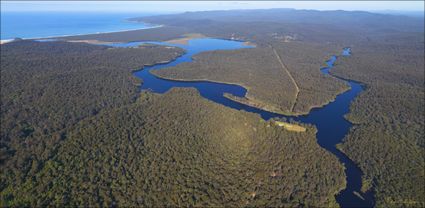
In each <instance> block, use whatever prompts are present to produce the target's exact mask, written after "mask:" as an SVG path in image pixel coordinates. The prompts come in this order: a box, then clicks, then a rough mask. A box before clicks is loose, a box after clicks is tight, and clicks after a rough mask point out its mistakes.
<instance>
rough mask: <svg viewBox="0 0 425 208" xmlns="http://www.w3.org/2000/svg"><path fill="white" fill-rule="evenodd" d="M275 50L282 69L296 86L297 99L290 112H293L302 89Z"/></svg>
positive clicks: (274, 50)
mask: <svg viewBox="0 0 425 208" xmlns="http://www.w3.org/2000/svg"><path fill="white" fill-rule="evenodd" d="M272 49H273V53H274V54H275V55H276V58H277V60H278V61H279V63H280V65H281V66H282V69H283V70H284V71H285V72H286V73H287V74H288V76H289V78H290V79H291V81H292V83H294V86H295V98H294V102H293V103H292V105H291V107H290V109H289V111H290V112H293V111H294V106H295V103H296V102H297V99H298V94H299V93H300V88H299V87H298V85H297V82H295V79H294V77H292V75H291V73H290V72H289V71H288V67H286V66H285V64H284V63H283V61H282V59H281V58H280V56H279V54H277V52H276V49H274V48H272Z"/></svg>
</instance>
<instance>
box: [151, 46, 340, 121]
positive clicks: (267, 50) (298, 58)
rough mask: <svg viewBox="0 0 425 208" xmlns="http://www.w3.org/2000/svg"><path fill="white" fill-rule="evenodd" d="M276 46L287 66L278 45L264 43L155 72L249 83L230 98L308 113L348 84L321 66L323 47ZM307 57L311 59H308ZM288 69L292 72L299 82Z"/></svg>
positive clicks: (170, 76) (286, 111)
mask: <svg viewBox="0 0 425 208" xmlns="http://www.w3.org/2000/svg"><path fill="white" fill-rule="evenodd" d="M274 46H277V51H278V53H280V54H282V55H279V56H281V59H283V60H282V62H284V63H285V65H286V64H287V66H288V67H287V66H285V65H284V66H282V65H281V64H280V62H279V59H278V57H276V54H275V53H274V52H273V48H271V47H264V48H253V49H242V50H234V51H212V52H205V53H201V54H199V55H196V56H194V60H195V61H194V62H191V63H183V64H180V65H177V66H176V67H172V68H167V70H157V71H153V72H152V73H153V74H155V75H157V76H160V77H162V78H166V79H176V80H210V81H215V82H224V83H233V84H239V85H242V86H244V87H246V88H247V89H248V93H247V95H246V98H237V97H234V96H231V95H226V96H227V97H228V98H230V99H233V100H235V101H238V102H242V103H245V104H248V105H251V106H255V107H258V108H262V109H266V110H268V111H273V112H278V113H282V114H287V115H292V114H296V115H298V114H306V113H308V112H309V110H310V109H311V108H312V107H315V106H322V105H325V104H327V103H328V102H329V101H331V100H333V99H334V98H335V97H336V95H337V94H339V93H341V92H342V91H344V90H346V89H347V86H346V85H345V84H344V83H343V82H341V81H339V80H337V79H335V78H332V77H330V76H325V75H322V73H321V72H320V70H319V69H320V67H321V66H322V65H323V62H324V61H323V59H324V57H323V51H322V50H321V49H323V48H320V47H316V48H314V47H311V46H310V47H309V46H306V45H305V44H304V45H303V44H301V43H299V44H290V45H288V46H287V45H282V44H279V43H276V44H274ZM284 49H285V50H284ZM286 51H288V52H286ZM319 55H321V56H322V57H321V60H320V59H319ZM303 58H306V60H309V61H307V62H303V61H302V59H303ZM287 60H288V62H287ZM297 63H302V64H297ZM286 68H287V69H286ZM286 70H288V71H289V73H290V74H293V77H294V79H295V82H296V84H297V86H295V85H294V83H293V81H292V80H291V77H290V76H289V75H290V74H288V72H287V71H286ZM298 86H300V92H299V93H298V89H297V87H298ZM293 106H294V108H293ZM292 109H294V111H292Z"/></svg>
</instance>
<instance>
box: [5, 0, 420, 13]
mask: <svg viewBox="0 0 425 208" xmlns="http://www.w3.org/2000/svg"><path fill="white" fill-rule="evenodd" d="M273 8H287V9H308V10H321V11H326V10H345V11H368V12H381V13H382V12H384V13H385V12H389V13H393V12H401V13H403V12H417V13H422V14H423V12H424V2H423V1H366V2H363V1H341V2H338V1H245V2H243V1H178V2H176V1H162V2H153V1H143V2H135V1H130V2H129V1H123V2H116V1H84V2H83V1H1V11H2V12H18V11H22V12H37V11H40V12H48V11H60V12H153V13H154V12H173V13H174V12H186V11H211V10H235V9H273Z"/></svg>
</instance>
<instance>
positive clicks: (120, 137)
mask: <svg viewBox="0 0 425 208" xmlns="http://www.w3.org/2000/svg"><path fill="white" fill-rule="evenodd" d="M132 20H137V21H144V22H149V23H152V24H161V25H164V26H163V27H159V28H155V29H149V30H136V31H126V32H117V33H105V34H93V35H84V36H73V37H66V38H63V39H64V40H101V41H107V42H128V41H141V40H153V41H164V40H171V39H176V38H182V37H184V35H185V34H188V33H201V34H203V35H205V36H208V37H215V38H224V39H235V40H243V41H250V42H253V43H254V44H256V46H257V47H256V48H254V49H242V50H237V51H213V52H206V53H202V54H199V55H197V56H195V61H194V62H193V63H188V64H183V65H179V66H176V67H175V68H174V69H171V70H169V71H156V74H157V75H160V76H165V77H167V78H175V79H208V80H210V79H211V80H215V81H222V82H230V83H237V84H240V85H242V86H245V87H246V88H247V89H248V90H249V92H248V95H247V100H248V101H254V104H258V103H259V104H260V106H261V105H263V106H265V105H266V104H268V105H270V104H272V105H273V108H274V110H278V111H287V110H288V109H290V107H288V106H292V105H293V112H292V113H306V112H308V111H309V110H310V109H311V107H316V106H321V105H324V104H326V103H328V102H330V101H332V100H333V99H334V98H335V96H336V95H337V94H339V93H341V92H343V91H346V90H348V86H347V85H346V84H345V83H344V82H342V81H339V80H337V79H335V78H332V77H331V76H325V75H322V74H321V73H320V67H323V66H325V65H324V64H325V60H326V59H327V58H329V57H330V56H331V55H339V53H340V52H341V49H342V48H344V47H351V49H352V54H351V56H350V57H349V58H344V57H342V56H340V57H339V59H338V62H337V64H336V66H335V67H334V68H333V69H332V70H331V74H333V75H336V76H338V77H341V78H345V79H351V80H354V81H358V82H360V83H361V84H362V85H363V86H364V91H363V92H362V93H361V94H360V95H359V96H358V97H357V98H356V99H355V100H354V101H353V102H352V104H351V106H350V113H349V114H347V115H346V118H347V119H348V120H349V121H350V122H352V123H353V124H354V125H353V127H352V128H351V130H350V132H349V134H348V135H346V137H345V139H344V141H343V143H341V144H339V145H338V148H339V149H340V150H341V151H343V152H344V153H345V154H346V155H347V156H348V157H349V158H350V159H351V160H353V161H354V162H355V163H356V164H357V165H358V166H359V167H360V169H361V170H362V172H363V173H364V178H363V185H364V187H363V190H364V191H366V190H368V189H371V190H372V191H373V192H374V193H375V200H376V204H375V205H376V207H424V206H425V197H424V196H425V189H424V187H425V184H424V183H425V182H424V181H425V180H424V179H425V175H424V174H425V172H424V167H425V164H424V161H425V152H424V150H425V149H424V148H425V145H424V140H423V136H424V125H425V121H424V119H425V118H424V113H425V112H424V106H425V103H424V102H425V101H424V59H423V58H424V22H423V19H420V18H413V17H407V16H393V15H383V14H373V13H368V12H345V11H329V12H318V11H304V10H286V9H272V10H250V11H231V12H229V11H212V12H190V13H183V14H173V15H163V16H155V17H141V18H134V19H132ZM272 49H274V50H275V51H276V53H277V54H278V56H279V57H280V58H281V60H282V62H283V63H284V64H285V68H286V69H287V70H288V71H289V73H290V74H291V76H292V77H293V78H294V80H295V82H296V83H297V85H298V88H299V93H298V96H297V99H296V102H294V99H293V98H294V93H293V91H294V89H293V85H291V83H290V81H291V80H290V78H289V77H288V76H287V75H285V73H284V71H283V70H280V69H281V68H279V62H278V60H277V59H276V56H274V57H273V55H275V54H274V53H273V50H272ZM183 52H184V51H183V50H181V49H178V48H170V49H166V48H163V47H159V46H158V47H145V48H132V49H111V48H108V47H105V46H94V45H88V44H83V43H66V42H43V43H41V42H34V41H17V42H12V43H8V44H4V45H2V46H1V134H0V135H1V153H0V154H1V164H0V165H1V166H0V167H1V169H2V171H1V184H0V196H1V202H2V204H1V206H25V205H26V206H30V205H33V206H48V205H56V206H62V205H68V206H116V205H119V206H153V205H156V206H218V205H224V206H248V207H252V206H285V207H308V206H313V207H325V206H327V207H335V206H337V204H336V202H335V197H334V196H335V194H337V193H338V192H339V191H340V190H342V189H343V188H344V186H345V175H344V171H343V168H344V167H343V166H342V164H340V163H339V162H338V160H337V158H336V157H335V156H333V155H332V154H330V153H328V152H326V151H325V150H324V149H323V148H321V147H319V145H318V144H317V141H316V139H315V134H316V131H317V130H316V128H315V127H314V126H311V125H306V124H299V125H302V126H303V127H305V128H307V131H306V132H299V133H297V132H290V131H286V130H284V128H282V127H278V126H276V125H274V124H273V123H272V122H271V121H264V120H262V119H261V118H260V117H259V116H257V115H255V114H251V113H247V112H243V111H235V110H231V109H228V108H226V107H224V106H221V105H218V104H214V103H212V102H210V101H207V100H205V99H203V98H202V97H200V96H199V95H198V93H197V92H196V91H195V90H193V89H172V90H171V91H170V92H167V93H166V94H164V95H158V94H153V93H150V92H142V93H141V94H139V92H138V90H137V87H136V86H135V84H142V83H143V81H141V80H135V78H134V77H133V76H132V75H131V71H132V70H137V69H140V68H142V66H143V65H149V64H153V63H157V62H161V61H167V60H172V59H174V58H176V57H177V56H179V55H181V54H182V53H183ZM211 63H214V65H212V64H211ZM241 66H243V67H241ZM278 68H279V70H280V71H278ZM258 69H261V70H258ZM40 71H41V72H43V73H40ZM198 72H202V74H201V73H198ZM223 72H225V73H226V76H221V74H220V73H223ZM106 83H107V84H106ZM276 88H278V89H280V90H279V91H277V90H275V91H274V92H273V94H271V93H270V92H269V90H270V89H276ZM284 89H285V91H282V90H284ZM287 89H291V90H287ZM276 95H277V96H276ZM241 102H243V101H241ZM255 102H256V103H255ZM268 107H269V106H268ZM269 108H270V107H269ZM3 170H4V171H3ZM134 184H136V185H134Z"/></svg>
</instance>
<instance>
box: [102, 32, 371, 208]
mask: <svg viewBox="0 0 425 208" xmlns="http://www.w3.org/2000/svg"><path fill="white" fill-rule="evenodd" d="M143 43H150V44H159V45H166V46H173V47H181V48H183V49H185V50H186V53H185V54H184V55H182V56H180V57H178V58H177V59H175V60H174V61H171V62H169V63H164V64H156V65H153V66H147V67H144V68H143V70H140V71H137V72H135V73H134V75H135V76H136V77H138V78H140V79H142V80H143V85H142V86H141V89H142V90H151V91H153V92H155V93H165V92H167V91H168V90H169V89H171V88H172V87H194V88H196V89H197V90H198V91H199V92H200V94H201V96H202V97H204V98H206V99H208V100H211V101H213V102H216V103H220V104H222V105H224V106H227V107H230V108H233V109H236V110H245V111H248V112H252V113H257V114H259V115H261V117H262V118H263V119H265V120H268V119H270V118H276V117H278V118H286V119H292V120H294V121H297V122H301V123H309V124H313V125H315V126H316V127H317V130H318V131H317V135H316V137H317V141H318V143H319V145H320V146H321V147H323V148H324V149H326V150H328V151H329V152H331V153H332V154H334V155H335V156H336V157H337V158H338V159H339V161H340V162H341V163H343V164H344V166H345V174H346V181H347V187H346V189H345V190H343V191H341V192H340V193H339V194H338V195H337V196H336V199H337V202H338V203H339V204H340V205H341V207H372V206H373V205H374V199H373V194H372V193H371V192H368V193H365V194H361V192H360V189H361V185H362V180H361V177H362V174H363V173H362V172H361V170H360V169H359V168H358V167H357V166H356V164H355V163H354V162H353V161H351V160H350V159H349V158H348V157H347V156H346V155H345V154H343V153H342V152H341V151H339V150H338V149H337V148H336V146H335V145H336V144H338V143H341V141H342V139H343V138H344V136H345V135H346V134H347V133H348V130H349V129H350V127H351V126H352V124H351V123H350V122H348V121H347V120H346V119H345V118H344V115H345V114H347V113H348V112H349V106H350V103H351V101H353V99H354V98H355V97H356V96H357V95H358V94H359V93H360V92H361V91H362V90H363V88H362V86H361V85H360V84H359V83H357V82H354V81H350V80H345V81H346V82H347V83H348V84H349V85H350V87H351V89H350V90H348V91H346V92H344V93H342V94H340V95H338V96H337V97H336V99H335V101H334V102H331V103H329V104H327V105H326V106H324V107H321V108H314V109H313V110H312V111H311V112H310V113H309V114H308V115H304V116H297V117H294V116H284V115H281V114H277V113H271V112H268V111H265V110H262V109H258V108H255V107H251V106H247V105H244V104H241V103H238V102H235V101H232V100H230V99H227V98H226V97H224V96H223V94H224V93H230V94H232V95H234V96H239V97H244V96H245V94H246V92H247V91H246V89H245V88H243V87H241V86H238V85H232V84H223V83H216V82H209V81H174V80H166V79H161V78H158V77H156V76H154V75H153V74H151V73H150V71H151V70H160V69H165V68H168V67H172V66H176V65H177V64H180V63H183V62H192V56H193V55H195V54H198V53H200V52H205V51H212V50H231V49H241V48H252V46H247V45H245V44H244V43H243V42H238V41H230V40H222V39H210V38H205V39H193V40H190V41H189V42H188V44H187V45H180V44H170V43H165V42H130V43H115V44H108V45H109V46H113V47H133V46H137V45H140V44H143ZM341 55H342V56H349V55H350V48H345V49H344V50H343V52H342V54H341ZM337 58H338V57H337V56H332V57H331V59H330V60H327V61H326V64H327V67H325V68H322V69H321V71H322V73H324V74H326V75H327V76H332V75H330V74H329V70H330V69H331V68H332V66H333V65H334V63H335V61H336V60H337ZM355 193H357V194H355ZM359 196H361V197H362V198H363V199H361V198H360V197H359Z"/></svg>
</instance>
